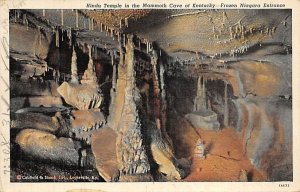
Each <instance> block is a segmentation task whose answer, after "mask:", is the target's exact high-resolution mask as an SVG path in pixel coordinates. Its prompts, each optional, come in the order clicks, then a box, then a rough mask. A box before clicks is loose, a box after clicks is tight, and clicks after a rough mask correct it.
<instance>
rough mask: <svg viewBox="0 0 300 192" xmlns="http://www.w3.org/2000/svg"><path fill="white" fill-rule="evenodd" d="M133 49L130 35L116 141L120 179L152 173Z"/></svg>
mask: <svg viewBox="0 0 300 192" xmlns="http://www.w3.org/2000/svg"><path fill="white" fill-rule="evenodd" d="M133 50H134V44H133V42H132V36H130V37H129V38H128V42H127V44H126V63H125V64H126V88H125V102H124V106H123V109H122V111H123V112H122V117H121V119H120V122H119V125H118V127H119V134H118V137H117V141H116V152H117V160H118V166H119V170H120V179H123V180H124V179H125V178H126V175H134V174H142V175H143V174H146V175H147V174H150V164H149V160H148V156H147V152H146V148H145V145H143V143H144V142H145V141H143V137H142V133H141V131H142V130H141V128H142V125H141V120H140V117H139V114H138V108H137V105H138V104H139V102H140V94H139V92H138V90H137V87H136V84H135V73H134V52H133ZM117 91H118V90H117ZM124 176H125V177H124ZM141 178H142V177H141Z"/></svg>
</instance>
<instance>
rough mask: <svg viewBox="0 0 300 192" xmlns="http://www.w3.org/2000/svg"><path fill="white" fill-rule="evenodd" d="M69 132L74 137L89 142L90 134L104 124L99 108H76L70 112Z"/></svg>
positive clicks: (104, 120)
mask: <svg viewBox="0 0 300 192" xmlns="http://www.w3.org/2000/svg"><path fill="white" fill-rule="evenodd" d="M70 115H71V116H72V118H71V119H70V128H71V130H70V132H71V135H72V136H73V137H75V138H76V139H81V140H84V141H86V142H87V144H90V143H91V136H92V134H93V133H94V132H96V130H98V129H100V128H101V127H103V126H104V125H105V124H106V119H105V117H104V115H103V113H102V112H100V110H76V111H72V113H71V114H70Z"/></svg>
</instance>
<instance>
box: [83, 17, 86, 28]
mask: <svg viewBox="0 0 300 192" xmlns="http://www.w3.org/2000/svg"><path fill="white" fill-rule="evenodd" d="M83 28H84V29H85V28H86V26H85V18H83Z"/></svg>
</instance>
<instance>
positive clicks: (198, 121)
mask: <svg viewBox="0 0 300 192" xmlns="http://www.w3.org/2000/svg"><path fill="white" fill-rule="evenodd" d="M185 117H186V118H187V119H188V120H189V122H190V123H191V124H192V125H193V126H194V127H195V128H201V129H206V130H215V131H217V130H219V129H220V123H219V122H218V116H217V114H216V113H215V112H213V111H210V110H199V111H194V112H192V113H189V114H187V115H186V116H185Z"/></svg>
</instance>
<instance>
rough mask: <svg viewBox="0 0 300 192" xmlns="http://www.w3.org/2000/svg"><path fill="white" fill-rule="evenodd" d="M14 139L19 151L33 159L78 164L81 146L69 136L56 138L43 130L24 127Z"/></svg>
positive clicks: (68, 164) (70, 164)
mask: <svg viewBox="0 0 300 192" xmlns="http://www.w3.org/2000/svg"><path fill="white" fill-rule="evenodd" d="M15 141H16V143H17V144H18V145H19V146H20V149H21V151H22V152H23V153H24V154H25V155H26V156H27V157H30V158H32V159H34V160H40V161H44V162H51V163H56V164H60V165H66V166H78V160H79V154H78V149H79V148H80V147H81V146H80V144H79V143H77V142H75V141H73V140H72V139H70V138H65V137H60V138H57V137H56V136H55V135H53V134H51V133H47V132H45V131H40V130H35V129H25V130H22V131H21V132H20V133H19V134H18V135H17V137H16V140H15Z"/></svg>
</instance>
